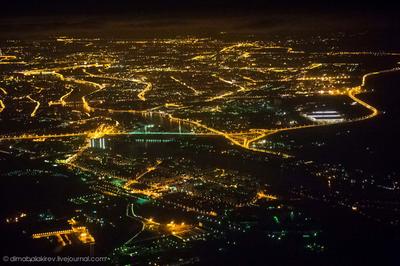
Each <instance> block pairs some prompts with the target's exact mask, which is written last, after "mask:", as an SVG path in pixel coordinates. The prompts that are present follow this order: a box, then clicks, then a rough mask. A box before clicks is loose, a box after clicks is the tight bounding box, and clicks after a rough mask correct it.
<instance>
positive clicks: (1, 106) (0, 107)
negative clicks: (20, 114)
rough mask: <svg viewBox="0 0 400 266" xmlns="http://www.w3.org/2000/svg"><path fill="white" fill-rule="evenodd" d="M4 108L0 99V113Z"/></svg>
mask: <svg viewBox="0 0 400 266" xmlns="http://www.w3.org/2000/svg"><path fill="white" fill-rule="evenodd" d="M5 108H6V106H5V104H4V103H3V101H2V100H0V113H1V112H3V110H4V109H5Z"/></svg>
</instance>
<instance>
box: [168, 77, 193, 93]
mask: <svg viewBox="0 0 400 266" xmlns="http://www.w3.org/2000/svg"><path fill="white" fill-rule="evenodd" d="M170 78H171V79H172V80H174V81H175V82H177V83H179V84H181V85H182V86H184V87H186V88H188V89H189V90H191V91H193V93H194V95H199V94H200V92H199V91H198V90H196V89H195V88H193V87H192V86H189V85H188V84H186V83H185V82H183V81H181V80H179V79H177V78H175V77H173V76H170Z"/></svg>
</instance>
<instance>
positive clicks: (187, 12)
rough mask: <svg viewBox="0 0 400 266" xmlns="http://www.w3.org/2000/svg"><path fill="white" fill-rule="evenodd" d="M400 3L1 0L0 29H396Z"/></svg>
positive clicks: (7, 32)
mask: <svg viewBox="0 0 400 266" xmlns="http://www.w3.org/2000/svg"><path fill="white" fill-rule="evenodd" d="M399 2H400V1H399ZM399 7H400V3H394V1H391V2H383V1H374V2H373V3H369V1H366V0H365V1H359V0H357V1H351V0H347V1H344V0H336V1H328V0H320V1H313V0H307V1H285V0H279V1H277V0H274V1H269V0H244V1H237V0H236V1H235V0H231V1H228V0H140V1H138V0H108V1H106V0H9V1H2V3H1V9H2V12H1V16H0V33H1V34H2V36H3V37H7V36H18V35H20V34H25V35H29V34H32V35H35V34H38V33H40V34H60V33H62V32H65V33H66V34H68V32H78V31H80V32H85V33H89V32H90V33H93V34H99V33H102V34H108V33H112V34H117V35H118V34H120V35H127V34H128V35H129V34H130V33H131V32H142V33H146V34H148V33H149V32H158V34H160V33H161V32H162V31H165V32H173V31H174V30H176V31H177V32H178V33H181V32H183V33H184V32H191V33H195V32H206V31H208V30H210V29H212V28H214V29H217V30H218V31H252V32H258V31H264V32H279V31H284V30H286V29H290V30H292V31H312V30H315V31H321V30H328V31H331V32H333V31H345V30H349V31H352V30H353V29H354V30H357V31H359V30H364V29H368V30H369V29H372V30H381V29H388V28H390V30H391V31H393V29H394V30H395V31H398V29H399V25H400V23H399V16H398V14H397V11H398V10H399V9H400V8H399ZM178 28H179V29H178ZM211 31H212V30H211ZM0 38H1V37H0Z"/></svg>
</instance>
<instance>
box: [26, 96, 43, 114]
mask: <svg viewBox="0 0 400 266" xmlns="http://www.w3.org/2000/svg"><path fill="white" fill-rule="evenodd" d="M26 98H28V99H29V100H30V101H32V102H34V103H35V104H36V106H35V108H34V109H33V111H32V113H31V117H34V116H36V112H37V110H38V109H39V106H40V102H39V101H36V100H35V99H32V97H31V96H30V95H28V96H26Z"/></svg>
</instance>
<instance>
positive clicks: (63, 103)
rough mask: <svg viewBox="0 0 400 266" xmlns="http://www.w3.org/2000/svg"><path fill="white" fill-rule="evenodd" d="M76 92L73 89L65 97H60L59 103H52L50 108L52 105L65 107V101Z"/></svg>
mask: <svg viewBox="0 0 400 266" xmlns="http://www.w3.org/2000/svg"><path fill="white" fill-rule="evenodd" d="M73 91H74V89H73V88H71V90H70V91H69V92H67V93H66V94H64V95H63V96H61V97H60V99H59V100H58V101H50V102H49V106H52V105H62V106H65V105H66V104H67V103H66V101H65V99H66V98H67V97H68V96H70V95H71V93H72V92H73Z"/></svg>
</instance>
